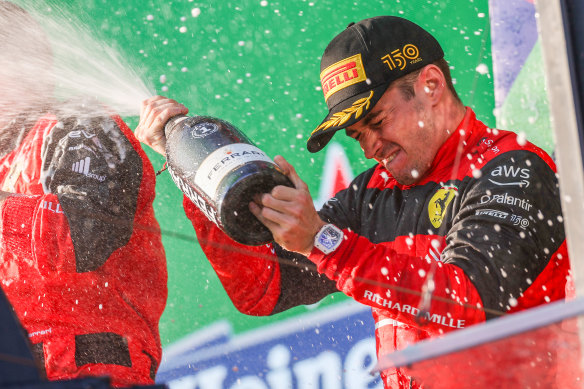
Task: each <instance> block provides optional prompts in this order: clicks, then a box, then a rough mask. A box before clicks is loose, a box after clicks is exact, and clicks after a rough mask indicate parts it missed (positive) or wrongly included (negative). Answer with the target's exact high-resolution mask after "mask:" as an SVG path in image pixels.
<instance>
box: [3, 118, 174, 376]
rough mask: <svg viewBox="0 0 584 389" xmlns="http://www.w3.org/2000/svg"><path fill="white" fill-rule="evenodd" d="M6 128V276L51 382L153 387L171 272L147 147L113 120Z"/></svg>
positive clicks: (45, 120) (75, 120)
mask: <svg viewBox="0 0 584 389" xmlns="http://www.w3.org/2000/svg"><path fill="white" fill-rule="evenodd" d="M57 115H58V114H57ZM3 131H14V133H13V134H11V135H12V136H13V137H14V139H19V141H18V142H15V144H14V147H13V148H11V150H12V151H8V152H7V153H6V152H5V153H4V155H3V156H2V157H1V159H0V189H1V190H3V191H6V192H10V193H12V195H10V196H9V197H8V198H7V199H6V200H5V201H4V202H3V203H1V216H0V222H1V224H0V229H1V230H0V231H1V235H0V261H1V262H0V279H1V280H2V287H3V289H4V291H5V292H6V295H7V296H8V299H9V300H10V302H11V303H12V305H13V306H14V309H15V311H16V314H17V315H18V318H19V319H20V321H21V323H22V324H23V326H24V328H25V329H26V330H27V332H28V334H29V338H30V341H31V343H32V344H33V351H34V353H35V354H36V355H37V356H38V358H39V359H40V360H42V361H44V367H45V370H46V375H47V378H48V379H50V380H62V379H69V378H74V377H82V376H110V377H111V378H112V384H113V385H115V386H130V385H138V384H152V383H153V382H154V381H153V379H154V375H155V373H156V370H157V368H158V364H159V362H160V358H161V344H160V337H159V332H158V321H159V319H160V316H161V314H162V311H163V309H164V306H165V304H166V297H167V289H166V281H167V272H166V259H165V254H164V249H163V246H162V242H161V234H160V228H159V225H158V223H157V221H156V219H155V218H154V210H153V206H152V204H153V200H154V194H155V192H154V187H155V175H154V170H153V168H152V165H151V164H150V162H149V160H148V158H147V157H146V155H145V154H144V152H143V150H142V149H141V147H140V144H139V142H138V141H137V140H136V138H135V137H134V135H133V133H132V132H131V131H130V129H129V128H128V127H127V126H126V125H125V123H124V122H123V121H122V120H121V118H119V117H117V116H112V117H110V116H108V115H103V117H89V118H84V117H58V116H56V115H53V114H47V115H45V116H44V117H42V118H41V119H39V120H38V121H37V122H36V123H34V125H31V124H23V123H19V122H15V123H13V125H12V127H11V128H9V129H4V130H3Z"/></svg>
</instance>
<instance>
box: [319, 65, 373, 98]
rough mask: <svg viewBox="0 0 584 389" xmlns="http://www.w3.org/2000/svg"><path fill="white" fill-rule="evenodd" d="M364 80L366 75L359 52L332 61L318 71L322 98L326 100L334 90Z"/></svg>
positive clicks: (336, 90)
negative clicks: (334, 61)
mask: <svg viewBox="0 0 584 389" xmlns="http://www.w3.org/2000/svg"><path fill="white" fill-rule="evenodd" d="M365 80H367V76H366V75H365V68H364V67H363V60H362V59H361V54H357V55H354V56H352V57H349V58H345V59H343V60H342V61H339V62H337V63H334V64H332V65H331V66H329V67H328V68H326V69H324V70H323V71H322V72H321V73H320V83H321V85H322V91H323V93H324V100H325V101H327V100H328V98H329V97H330V96H331V95H333V94H335V93H336V92H338V91H340V90H342V89H344V88H346V87H348V86H350V85H353V84H356V83H358V82H361V81H365Z"/></svg>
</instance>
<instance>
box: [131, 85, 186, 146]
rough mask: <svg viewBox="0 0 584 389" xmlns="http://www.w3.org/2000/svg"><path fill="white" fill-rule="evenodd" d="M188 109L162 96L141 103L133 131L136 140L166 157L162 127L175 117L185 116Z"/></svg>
mask: <svg viewBox="0 0 584 389" xmlns="http://www.w3.org/2000/svg"><path fill="white" fill-rule="evenodd" d="M188 112H189V109H188V108H187V107H185V106H184V105H182V104H181V103H179V102H177V101H176V100H173V99H169V98H167V97H164V96H154V97H151V98H149V99H147V100H144V101H143V102H142V109H141V111H140V123H138V127H136V130H135V131H134V134H135V135H136V138H138V140H139V141H140V142H142V143H144V144H146V145H148V146H150V147H152V149H153V150H154V151H156V152H157V153H159V154H162V155H163V156H165V157H166V136H165V135H164V125H165V124H166V122H168V120H169V119H170V118H172V117H173V116H176V115H186V114H187V113H188Z"/></svg>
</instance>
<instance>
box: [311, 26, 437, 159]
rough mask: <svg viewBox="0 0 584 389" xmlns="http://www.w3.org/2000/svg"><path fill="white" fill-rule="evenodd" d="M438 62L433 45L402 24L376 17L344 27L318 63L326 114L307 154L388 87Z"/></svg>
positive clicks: (357, 116)
mask: <svg viewBox="0 0 584 389" xmlns="http://www.w3.org/2000/svg"><path fill="white" fill-rule="evenodd" d="M443 57H444V52H443V51H442V47H440V44H439V43H438V41H437V40H436V39H435V38H434V37H433V36H432V35H430V33H428V32H427V31H426V30H424V29H423V28H422V27H420V26H418V25H417V24H415V23H413V22H410V21H409V20H407V19H404V18H400V17H397V16H377V17H374V18H369V19H365V20H362V21H360V22H357V23H351V24H349V26H348V27H347V28H346V29H345V30H344V31H343V32H341V33H340V34H339V35H337V36H336V37H335V38H334V39H333V40H332V41H331V42H330V43H329V45H328V46H327V48H326V49H325V51H324V54H323V56H322V60H321V62H320V82H321V85H322V91H323V93H324V99H325V101H326V104H327V106H328V109H329V113H328V115H327V116H326V117H325V118H324V120H323V121H322V123H321V124H320V125H319V126H318V127H316V129H315V130H314V131H312V133H311V134H310V137H309V138H308V142H307V148H308V151H310V152H312V153H316V152H317V151H319V150H321V149H322V148H323V147H324V146H326V144H327V143H328V142H329V141H330V140H331V138H332V137H333V135H334V134H335V132H337V131H338V130H341V129H343V128H346V127H348V126H350V125H352V124H354V123H356V122H358V121H359V120H361V119H362V118H364V117H365V116H366V114H367V113H368V112H369V111H370V110H371V109H373V107H374V106H375V104H376V103H377V102H378V101H379V99H380V98H381V96H382V95H383V93H384V92H385V90H386V89H387V87H388V86H389V84H391V82H393V81H395V80H397V79H398V78H400V77H403V76H405V75H406V74H408V73H411V72H413V71H415V70H418V69H421V68H423V67H424V66H426V65H428V64H431V63H432V62H434V61H436V60H439V59H441V58H443Z"/></svg>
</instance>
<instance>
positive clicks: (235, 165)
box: [165, 115, 293, 246]
mask: <svg viewBox="0 0 584 389" xmlns="http://www.w3.org/2000/svg"><path fill="white" fill-rule="evenodd" d="M165 134H166V138H167V140H166V156H167V164H168V171H169V172H170V175H171V177H172V179H173V181H174V183H175V184H176V185H177V186H178V187H179V189H180V190H181V191H182V192H183V193H184V194H185V195H186V196H187V197H188V198H189V199H190V200H191V201H192V202H193V203H194V204H195V205H196V206H197V207H198V208H199V209H200V210H201V211H202V212H203V213H204V214H205V215H206V216H207V217H208V218H209V220H211V221H213V222H214V223H215V224H216V225H217V226H218V227H219V228H220V229H221V230H223V231H224V232H225V233H226V234H227V235H229V236H230V237H231V238H232V239H233V240H235V241H237V242H239V243H243V244H246V245H250V246H259V245H262V244H265V243H268V242H270V241H271V240H272V239H273V238H272V234H271V232H270V230H269V229H268V228H267V227H265V226H264V225H263V224H262V223H261V222H260V221H259V220H258V219H257V218H256V217H255V216H254V215H253V214H252V213H251V212H250V211H249V202H250V201H253V197H254V196H255V195H256V194H261V193H269V192H270V191H271V190H272V188H273V187H275V186H277V185H286V186H290V187H293V184H292V182H291V181H290V180H289V179H288V177H286V176H285V175H284V174H283V173H282V172H281V171H280V170H279V168H278V167H277V165H276V164H275V163H274V162H273V161H272V160H271V159H270V157H268V156H267V155H266V153H264V152H263V151H262V150H260V149H259V148H258V147H256V146H255V145H254V144H253V143H252V141H251V140H250V139H249V138H247V137H246V136H245V135H244V134H243V133H242V132H241V131H240V130H239V129H237V128H236V127H235V126H233V125H232V124H231V123H228V122H226V121H224V120H221V119H218V118H214V117H209V116H194V117H189V116H185V115H179V116H175V117H173V118H171V119H170V120H169V121H168V123H166V125H165Z"/></svg>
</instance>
